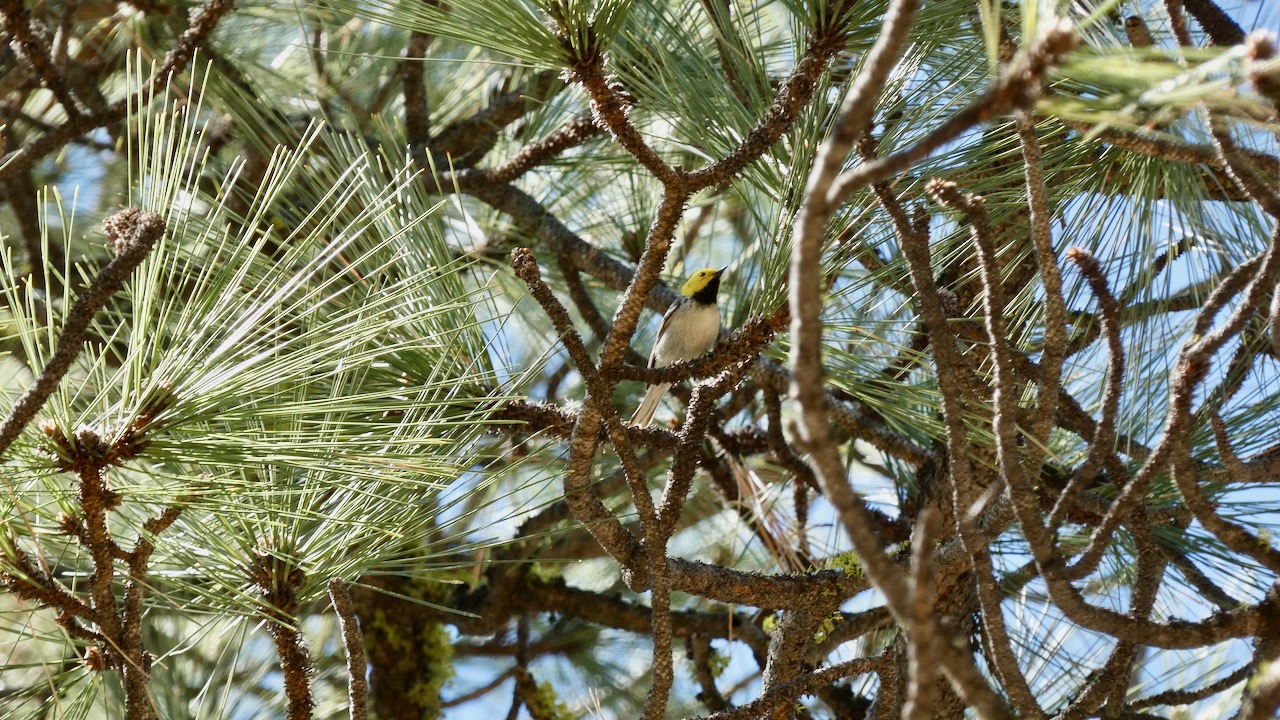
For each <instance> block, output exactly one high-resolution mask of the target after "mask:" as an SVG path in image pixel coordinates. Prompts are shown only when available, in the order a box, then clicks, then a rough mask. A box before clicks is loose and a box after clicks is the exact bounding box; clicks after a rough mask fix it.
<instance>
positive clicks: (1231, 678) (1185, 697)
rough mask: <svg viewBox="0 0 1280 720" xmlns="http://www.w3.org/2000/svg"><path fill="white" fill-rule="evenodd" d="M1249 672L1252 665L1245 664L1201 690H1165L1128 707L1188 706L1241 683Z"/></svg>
mask: <svg viewBox="0 0 1280 720" xmlns="http://www.w3.org/2000/svg"><path fill="white" fill-rule="evenodd" d="M1251 672H1253V663H1246V664H1244V665H1242V666H1240V667H1238V668H1236V669H1235V670H1233V671H1232V672H1231V673H1230V674H1229V675H1227V676H1226V677H1224V678H1222V679H1221V680H1216V681H1214V682H1212V683H1209V684H1208V685H1205V686H1204V687H1202V688H1196V689H1195V690H1166V691H1164V692H1162V693H1159V694H1157V695H1150V696H1148V697H1145V698H1140V699H1138V700H1134V701H1133V702H1131V703H1129V705H1128V706H1129V707H1130V708H1132V709H1134V710H1142V709H1143V708H1149V707H1155V706H1157V705H1190V704H1192V703H1194V702H1197V701H1199V700H1203V699H1205V698H1207V697H1211V696H1213V695H1217V694H1218V693H1220V692H1223V691H1225V690H1228V689H1230V688H1231V687H1232V686H1234V685H1237V684H1239V683H1241V682H1243V681H1244V679H1245V678H1247V677H1249V673H1251Z"/></svg>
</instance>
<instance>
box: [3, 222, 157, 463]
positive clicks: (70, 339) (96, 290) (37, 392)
mask: <svg viewBox="0 0 1280 720" xmlns="http://www.w3.org/2000/svg"><path fill="white" fill-rule="evenodd" d="M103 226H104V229H105V231H106V233H107V236H108V238H110V239H111V240H112V242H113V244H114V246H115V253H116V255H115V257H114V258H113V259H112V260H111V262H109V263H107V266H106V267H104V268H103V269H102V271H101V272H99V273H98V276H97V277H96V278H94V280H93V282H92V283H90V284H89V287H88V288H86V289H85V290H84V292H82V293H80V294H79V296H78V297H77V298H76V301H75V304H73V305H72V306H71V310H70V312H68V313H67V320H66V323H65V324H64V325H63V327H62V332H61V333H60V334H59V335H58V346H57V349H56V350H55V351H54V353H53V357H51V358H49V362H48V363H47V364H46V365H45V367H44V370H42V371H41V372H40V376H39V377H38V378H36V381H35V383H34V384H32V386H31V387H30V388H28V389H27V391H26V392H25V393H23V394H22V397H20V398H18V402H17V403H15V404H14V406H13V409H12V410H10V411H9V415H8V417H6V418H5V420H4V423H3V424H2V425H0V458H2V457H4V453H5V451H6V450H8V449H9V446H10V445H12V444H13V441H14V440H15V439H16V438H17V437H18V434H19V433H21V432H22V429H23V428H24V427H26V426H27V424H28V423H30V422H31V420H32V419H33V418H34V417H35V416H36V413H38V412H40V408H42V407H44V403H45V401H47V400H48V399H49V396H50V395H52V394H53V391H54V390H56V389H57V387H58V383H59V382H60V381H61V380H62V377H63V376H64V375H66V374H67V371H68V370H70V369H71V363H72V362H73V361H74V360H75V358H76V356H77V355H79V354H80V351H81V349H82V348H83V346H84V335H85V331H86V330H88V328H89V323H90V322H91V321H92V320H93V316H94V314H96V313H97V312H98V310H100V309H101V308H102V306H103V305H105V304H106V303H107V300H109V299H110V298H111V296H112V295H115V294H116V292H117V291H119V290H120V288H121V287H122V286H123V285H124V283H125V281H126V280H128V279H129V275H130V274H131V273H132V272H133V269H134V268H135V267H137V266H138V264H139V263H141V262H142V260H143V258H145V257H146V256H147V253H148V252H150V251H151V247H152V246H153V245H155V243H156V241H157V240H159V239H160V237H161V236H162V235H163V234H164V231H165V224H164V220H163V219H162V218H161V217H160V216H159V215H156V214H155V213H149V212H142V211H140V210H137V209H133V208H131V209H128V210H121V211H120V212H118V213H116V214H115V215H112V216H111V217H110V218H108V219H107V221H106V222H105V223H104V224H103Z"/></svg>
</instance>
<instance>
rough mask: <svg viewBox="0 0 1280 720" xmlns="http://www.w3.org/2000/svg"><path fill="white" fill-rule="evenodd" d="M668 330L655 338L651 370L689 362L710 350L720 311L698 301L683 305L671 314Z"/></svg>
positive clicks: (718, 326)
mask: <svg viewBox="0 0 1280 720" xmlns="http://www.w3.org/2000/svg"><path fill="white" fill-rule="evenodd" d="M671 312H672V315H671V317H670V319H668V320H667V322H666V325H667V327H668V328H670V329H674V328H679V330H678V331H674V332H672V331H668V332H664V333H663V334H662V337H661V338H659V339H658V344H657V346H656V347H654V350H653V362H652V363H651V364H652V365H653V366H654V367H663V366H665V365H671V364H673V363H678V362H684V361H685V360H692V359H694V358H696V357H698V356H700V355H702V354H703V353H705V352H706V351H708V350H710V349H711V346H712V345H715V343H716V337H718V336H719V334H720V309H719V308H718V307H716V306H715V305H703V304H702V303H699V302H682V303H680V305H679V306H678V307H676V308H675V309H674V310H672V311H671Z"/></svg>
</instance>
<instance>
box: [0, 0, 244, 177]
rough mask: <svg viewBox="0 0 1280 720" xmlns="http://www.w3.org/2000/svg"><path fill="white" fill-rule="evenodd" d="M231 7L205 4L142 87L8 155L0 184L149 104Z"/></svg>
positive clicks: (222, 0) (230, 1) (226, 0)
mask: <svg viewBox="0 0 1280 720" xmlns="http://www.w3.org/2000/svg"><path fill="white" fill-rule="evenodd" d="M234 5H235V0H207V1H206V3H205V4H204V5H203V6H201V7H200V8H199V9H198V10H196V11H195V12H194V13H193V14H192V16H191V22H190V24H189V25H188V26H187V29H186V30H185V31H184V32H183V33H182V34H181V35H179V36H178V39H177V41H176V42H175V43H174V45H173V48H172V49H170V50H169V52H168V53H167V54H166V55H165V57H164V60H163V61H162V62H161V63H160V66H159V67H157V68H156V71H155V72H154V73H152V75H151V78H150V79H149V80H148V81H147V84H146V85H145V86H143V87H142V88H139V89H138V91H137V92H135V93H133V94H132V95H131V96H129V97H128V98H124V99H121V100H118V101H116V102H114V103H112V104H111V105H109V106H107V107H106V108H103V109H102V110H100V111H98V112H94V113H91V114H88V115H81V116H79V117H77V118H73V119H71V120H68V121H67V122H65V123H63V124H62V125H60V126H58V129H57V130H54V131H53V132H49V133H45V134H44V135H42V136H40V137H39V138H36V139H35V140H34V141H32V142H30V143H27V144H26V145H24V146H23V147H21V148H19V149H17V150H14V151H13V152H10V153H8V154H7V155H5V156H4V157H3V159H2V160H0V180H4V179H7V178H8V176H9V174H10V173H15V172H21V171H23V170H26V169H28V168H30V167H32V166H34V165H35V164H36V163H37V162H39V161H40V160H41V159H43V158H44V157H45V156H47V155H49V154H50V153H53V152H56V151H58V150H61V149H62V148H63V147H64V146H65V145H66V144H67V143H68V142H71V140H73V139H74V138H76V137H77V136H79V135H83V134H85V133H87V132H90V131H91V130H96V129H98V128H100V127H104V126H106V125H110V124H111V123H114V122H118V121H120V120H122V119H124V117H125V116H126V115H127V114H128V112H129V108H140V107H143V106H145V105H148V104H150V102H151V100H152V98H153V97H155V95H156V93H158V92H160V90H161V89H163V88H164V86H165V84H166V83H167V82H169V79H170V78H172V77H173V76H174V75H177V74H179V73H181V72H182V71H183V70H185V69H186V67H187V65H188V64H189V63H190V62H191V58H192V56H193V55H194V54H195V52H196V48H198V47H199V46H200V45H201V44H202V43H204V41H205V40H206V39H207V38H208V37H209V35H211V34H212V33H213V31H214V29H215V28H216V27H217V26H218V21H219V20H221V19H222V18H223V16H225V15H226V14H227V13H229V12H231V9H232V7H233V6H234Z"/></svg>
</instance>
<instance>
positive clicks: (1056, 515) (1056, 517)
mask: <svg viewBox="0 0 1280 720" xmlns="http://www.w3.org/2000/svg"><path fill="white" fill-rule="evenodd" d="M1067 259H1068V260H1070V261H1071V262H1073V263H1075V265H1076V266H1077V267H1078V268H1080V272H1081V274H1083V275H1084V277H1085V280H1086V281H1088V283H1089V287H1090V288H1091V289H1092V290H1093V294H1094V296H1096V297H1097V298H1098V312H1099V314H1100V315H1101V318H1102V328H1103V331H1104V332H1105V333H1106V336H1107V348H1108V355H1107V380H1106V388H1105V390H1104V391H1103V395H1102V416H1101V417H1100V418H1099V420H1098V424H1097V426H1096V428H1095V430H1094V433H1093V438H1092V441H1091V442H1092V444H1091V445H1090V447H1089V455H1088V456H1087V457H1086V458H1085V461H1084V463H1082V464H1081V465H1080V467H1078V468H1077V469H1076V471H1075V472H1074V473H1072V476H1071V480H1070V481H1069V482H1068V483H1067V486H1066V488H1064V489H1063V490H1062V493H1061V494H1060V495H1059V496H1058V500H1057V502H1055V503H1054V506H1053V510H1052V511H1051V512H1050V513H1049V523H1048V524H1049V532H1050V534H1051V535H1053V536H1054V537H1056V535H1057V532H1058V528H1059V527H1060V526H1061V523H1062V520H1063V519H1064V518H1065V516H1066V513H1067V509H1068V507H1069V504H1070V503H1071V502H1073V500H1074V498H1075V497H1076V495H1077V494H1079V493H1080V492H1082V491H1083V490H1084V489H1085V488H1086V487H1088V486H1089V484H1090V483H1092V482H1093V480H1094V478H1096V477H1097V474H1098V471H1099V470H1100V469H1101V468H1102V465H1103V463H1104V462H1106V459H1107V458H1109V457H1111V456H1113V455H1114V451H1113V450H1112V448H1114V447H1115V435H1116V416H1117V414H1118V412H1119V408H1120V394H1121V392H1122V391H1123V388H1124V348H1123V347H1122V346H1121V344H1120V323H1119V317H1118V315H1119V313H1120V306H1119V303H1118V302H1117V301H1116V299H1115V297H1114V296H1113V295H1112V294H1111V289H1110V288H1109V287H1107V278H1106V275H1104V274H1103V272H1102V266H1101V264H1100V263H1098V260H1097V258H1095V257H1093V255H1092V254H1090V253H1089V252H1088V251H1087V250H1083V249H1081V248H1071V249H1070V250H1068V251H1067ZM1110 468H1111V469H1113V470H1115V471H1116V472H1123V470H1124V467H1123V465H1121V464H1120V463H1118V462H1115V463H1111V464H1110ZM1121 481H1122V477H1117V478H1116V479H1115V481H1114V482H1115V483H1116V484H1117V485H1119V484H1120V483H1121Z"/></svg>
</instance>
